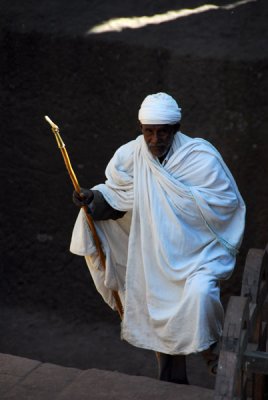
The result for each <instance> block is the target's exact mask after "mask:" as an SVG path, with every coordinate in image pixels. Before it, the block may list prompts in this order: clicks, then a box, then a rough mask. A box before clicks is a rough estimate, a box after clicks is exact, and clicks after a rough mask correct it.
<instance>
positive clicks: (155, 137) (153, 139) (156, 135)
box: [151, 132, 159, 144]
mask: <svg viewBox="0 0 268 400" xmlns="http://www.w3.org/2000/svg"><path fill="white" fill-rule="evenodd" d="M158 140H159V137H158V134H157V132H153V134H152V138H151V144H157V143H158Z"/></svg>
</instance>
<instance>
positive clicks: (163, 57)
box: [0, 0, 268, 387]
mask: <svg viewBox="0 0 268 400" xmlns="http://www.w3.org/2000/svg"><path fill="white" fill-rule="evenodd" d="M204 3H205V2H204V1H194V0H187V1H186V0H185V1H175V0H166V1H165V2H163V1H160V0H159V1H154V2H151V1H144V0H138V1H137V0H135V1H134V0H133V1H125V2H123V3H122V2H120V1H113V2H110V1H108V0H106V1H100V0H96V1H87V0H77V1H76V2H68V3H66V2H64V1H63V0H53V1H52V0H47V1H44V0H40V1H39V2H38V3H37V2H35V1H27V2H21V1H19V0H13V1H12V2H11V1H7V0H2V1H1V16H0V22H1V37H0V38H1V43H0V46H1V59H0V71H1V81H0V85H1V86H0V93H1V97H2V105H1V108H0V115H1V122H2V124H1V127H2V129H1V139H0V140H1V146H0V153H1V161H2V166H1V170H0V178H1V181H2V196H1V205H0V212H1V221H2V224H1V249H2V257H1V269H0V273H1V283H0V285H1V287H0V301H1V318H0V329H1V337H0V351H1V352H3V353H10V354H15V355H20V356H26V357H30V358H33V359H38V360H40V361H42V362H53V363H57V364H61V365H64V366H70V367H75V368H82V369H87V368H91V367H95V368H100V369H111V370H117V371H120V372H125V373H129V374H136V375H147V376H151V377H153V376H155V374H156V371H155V364H154V355H152V354H150V353H148V352H145V351H142V350H139V349H134V348H132V347H130V346H129V345H128V344H126V343H123V342H121V341H120V340H119V320H118V317H117V316H116V315H115V314H114V313H112V312H111V311H110V310H108V309H107V307H106V306H105V305H104V304H103V303H102V301H101V299H100V297H99V296H98V295H97V294H96V292H95V289H94V287H93V284H92V282H91V280H90V277H89V274H88V271H87V269H86V267H85V264H84V262H83V260H82V259H80V258H79V257H75V256H73V255H71V254H70V253H69V252H68V246H69V241H70V235H71V230H72V226H73V223H74V221H75V218H76V214H77V210H76V209H75V208H74V206H73V205H72V203H71V200H70V198H71V192H72V189H71V185H70V182H69V179H68V177H67V175H66V172H65V169H64V166H63V162H62V160H61V156H60V155H59V152H58V149H57V148H56V145H55V142H54V138H53V137H52V135H51V134H50V131H49V128H48V126H47V125H46V123H45V122H44V120H43V116H44V115H45V114H47V115H49V116H50V117H51V118H52V119H53V120H55V122H56V123H58V124H59V125H60V127H61V131H62V135H63V138H64V140H65V142H66V144H67V148H68V149H69V152H70V156H71V159H72V161H73V165H74V168H75V170H76V172H77V175H78V178H79V181H80V183H81V185H82V186H91V185H93V184H95V183H97V182H99V181H100V180H102V179H103V171H104V167H105V165H106V163H107V161H108V160H109V159H110V157H111V155H112V153H113V151H114V150H115V149H116V148H117V147H118V146H119V145H120V144H122V143H124V142H126V141H127V140H130V139H131V138H134V137H135V136H136V135H137V134H138V131H137V126H136V119H137V109H138V107H139V105H140V102H141V101H142V99H143V98H144V96H145V95H146V94H148V93H152V92H156V91H160V90H163V91H167V92H169V93H170V94H172V95H174V96H175V97H176V98H177V99H178V101H179V102H180V103H181V105H182V107H183V125H182V130H183V131H184V132H185V133H186V134H189V135H192V136H201V137H204V138H207V139H209V140H210V141H211V142H212V143H213V144H214V145H216V147H217V148H218V149H219V150H220V152H221V153H222V154H223V156H224V158H225V160H226V162H227V164H228V165H229V167H230V169H231V170H232V172H233V173H234V176H235V178H236V179H237V182H238V185H239V188H240V190H241V193H242V195H243V196H244V198H245V200H246V203H247V207H248V216H247V229H246V234H245V239H244V242H243V246H242V249H241V254H240V256H239V257H238V265H237V271H236V273H235V274H234V275H233V277H232V279H231V280H229V281H228V282H227V283H224V284H223V286H222V287H223V301H224V303H226V301H227V300H228V297H229V295H230V293H238V292H239V287H240V277H241V271H242V268H243V262H244V259H245V255H246V252H247V250H248V248H249V247H264V246H265V244H266V242H267V228H266V227H267V224H268V210H267V198H268V186H267V184H266V180H267V175H268V174H267V173H268V164H267V154H268V141H267V129H268V105H267V89H268V75H267V59H268V57H267V55H268V54H267V27H266V25H267V13H268V3H267V2H266V1H265V0H258V1H256V2H244V3H241V2H239V1H234V0H229V1H225V0H223V1H213V2H210V3H212V4H214V5H218V6H221V7H223V6H226V5H229V6H230V5H232V6H233V8H229V9H224V8H219V9H215V10H210V11H207V12H203V13H200V14H195V15H192V16H189V17H185V18H180V19H178V20H174V21H171V22H166V23H164V24H160V25H151V26H146V27H143V28H140V29H135V30H131V29H126V30H123V31H121V32H114V33H105V34H101V35H97V36H96V35H88V34H87V32H88V30H89V29H90V28H92V27H93V26H95V25H96V24H99V23H101V22H103V21H106V20H109V19H110V18H115V17H116V18H118V17H131V16H140V15H147V16H152V15H154V14H157V13H158V14H159V13H164V12H166V11H168V10H178V9H182V8H185V7H188V8H192V9H194V8H197V7H201V6H202V5H204ZM234 6H236V7H234ZM191 360H193V361H191ZM189 363H190V364H189V368H190V369H191V370H193V371H197V374H194V380H195V382H197V381H198V382H200V384H203V385H204V386H208V387H209V386H211V385H213V382H211V380H209V377H208V375H207V374H206V372H204V371H205V370H204V368H203V365H202V363H201V361H198V360H196V361H195V358H191V359H190V361H189ZM198 371H199V372H200V373H199V372H198ZM203 373H204V374H205V375H202V374H203Z"/></svg>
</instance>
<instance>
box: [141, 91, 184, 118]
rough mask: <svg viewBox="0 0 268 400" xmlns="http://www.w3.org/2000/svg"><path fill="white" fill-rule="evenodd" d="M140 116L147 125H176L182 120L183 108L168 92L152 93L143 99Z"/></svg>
mask: <svg viewBox="0 0 268 400" xmlns="http://www.w3.org/2000/svg"><path fill="white" fill-rule="evenodd" d="M138 118H139V121H140V122H141V123H142V124H145V125H162V124H163V125H165V124H168V125H174V124H176V123H178V122H179V121H180V120H181V108H180V107H179V106H178V104H177V102H176V101H175V100H174V99H173V97H171V96H169V95H168V94H166V93H156V94H150V95H149V96H147V97H145V99H144V100H143V102H142V104H141V107H140V110H139V117H138Z"/></svg>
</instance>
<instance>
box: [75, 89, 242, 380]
mask: <svg viewBox="0 0 268 400" xmlns="http://www.w3.org/2000/svg"><path fill="white" fill-rule="evenodd" d="M180 120H181V109H180V108H179V106H178V104H177V103H176V101H175V100H174V99H173V98H172V97H171V96H169V95H167V94H165V93H157V94H154V95H149V96H147V97H146V98H145V100H144V101H143V103H142V105H141V108H140V110H139V121H140V128H141V133H142V135H140V136H139V137H138V138H137V139H136V140H133V141H131V142H129V143H127V144H125V145H123V146H122V147H120V148H119V149H118V150H117V151H116V152H115V154H114V156H113V158H112V159H111V161H110V162H109V164H108V166H107V168H106V177H107V180H106V182H105V183H104V184H100V185H97V186H95V187H94V188H93V190H85V189H83V190H81V193H74V195H73V200H74V202H75V204H77V205H78V206H80V207H81V206H83V205H88V212H89V213H90V214H92V217H93V218H94V219H95V221H96V228H97V230H98V233H99V235H100V238H101V241H102V245H103V248H104V251H105V253H106V272H105V273H104V272H103V271H102V270H101V269H100V267H99V259H98V256H97V255H96V249H95V247H94V243H93V241H92V238H91V234H90V231H89V229H88V226H87V224H86V222H85V217H84V214H83V213H80V215H79V217H78V219H77V221H76V225H75V228H74V232H73V238H72V243H71V251H72V252H74V253H76V254H80V255H84V256H85V257H86V260H87V264H88V266H89V269H90V271H91V274H92V277H93V279H94V282H95V284H96V287H97V289H98V290H99V291H100V293H101V294H102V296H103V298H104V300H105V301H106V302H107V303H108V304H109V305H110V306H111V307H114V302H113V299H112V297H111V291H112V290H118V292H119V295H120V297H121V300H122V303H123V306H124V318H123V321H122V338H123V339H125V340H127V341H128V342H129V343H131V344H132V345H134V346H137V347H142V348H146V349H151V350H154V351H155V352H157V354H158V362H159V377H160V379H163V380H168V381H172V382H177V383H187V382H188V381H187V375H186V367H185V355H187V354H190V353H197V352H203V351H207V352H208V350H209V349H210V348H211V347H212V346H213V345H214V344H215V343H216V342H217V341H218V339H219V337H220V336H221V332H222V323H223V309H222V305H221V303H220V298H219V296H220V293H219V286H218V280H220V279H227V278H228V277H229V276H230V275H231V273H232V271H233V268H234V265H235V255H236V253H237V251H238V248H239V246H240V243H241V240H242V236H243V231H244V220H245V205H244V202H243V200H242V197H241V195H240V193H239V191H238V189H237V186H236V183H235V181H234V179H233V177H232V175H231V173H230V171H229V170H228V168H227V166H226V165H225V163H224V161H223V159H222V158H221V156H220V154H219V153H218V152H217V150H216V149H215V148H214V147H213V146H212V145H211V144H210V143H208V142H207V141H205V140H203V139H192V138H190V137H188V136H186V135H184V134H183V133H182V132H180V130H179V129H180Z"/></svg>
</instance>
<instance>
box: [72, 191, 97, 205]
mask: <svg viewBox="0 0 268 400" xmlns="http://www.w3.org/2000/svg"><path fill="white" fill-rule="evenodd" d="M93 197H94V193H93V191H92V190H90V189H84V188H80V193H77V192H76V191H75V190H74V192H73V202H74V204H75V205H76V206H77V207H83V206H88V205H89V204H90V203H91V202H92V200H93Z"/></svg>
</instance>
